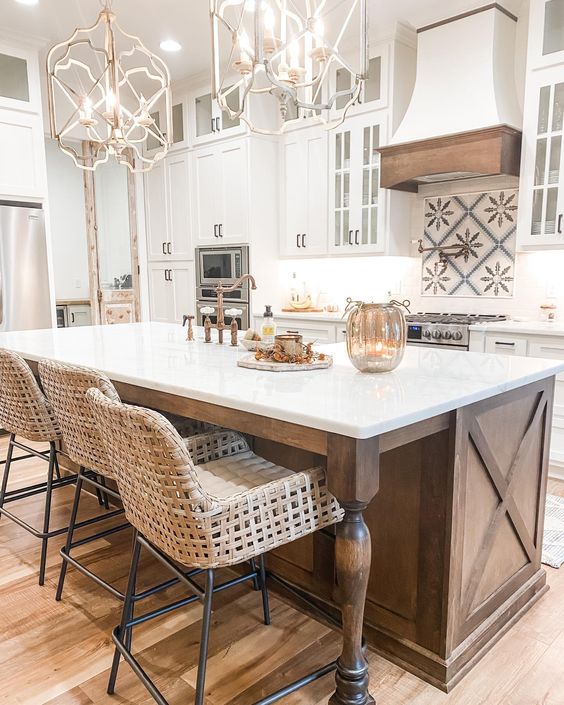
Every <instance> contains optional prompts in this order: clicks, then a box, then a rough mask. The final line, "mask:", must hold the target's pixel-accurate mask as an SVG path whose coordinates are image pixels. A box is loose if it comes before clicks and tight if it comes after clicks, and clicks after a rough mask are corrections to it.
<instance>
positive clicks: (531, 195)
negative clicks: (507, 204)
mask: <svg viewBox="0 0 564 705" xmlns="http://www.w3.org/2000/svg"><path fill="white" fill-rule="evenodd" d="M528 100H529V103H530V104H529V106H527V107H526V110H525V124H524V138H523V149H524V154H523V163H522V178H521V209H522V210H521V213H522V215H521V218H520V228H521V230H520V233H519V241H520V245H521V246H523V247H524V248H527V247H528V248H531V247H535V246H546V247H548V246H551V247H554V246H556V247H564V223H563V219H564V150H563V145H562V139H563V136H564V129H563V128H564V73H563V71H562V68H561V67H556V68H555V69H550V70H543V71H541V72H539V73H538V74H537V75H535V77H534V79H532V85H531V86H530V89H529V90H528Z"/></svg>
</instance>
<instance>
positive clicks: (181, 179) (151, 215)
mask: <svg viewBox="0 0 564 705" xmlns="http://www.w3.org/2000/svg"><path fill="white" fill-rule="evenodd" d="M189 160H190V156H189V154H187V153H186V152H181V153H172V154H169V155H167V156H166V157H165V158H164V159H163V160H161V161H159V162H157V163H156V164H155V165H154V166H153V168H152V169H151V170H150V171H148V172H147V173H146V174H145V215H146V229H147V255H148V259H149V260H150V261H160V260H190V259H193V258H194V246H193V243H192V235H191V211H190V203H191V201H190V161H189Z"/></svg>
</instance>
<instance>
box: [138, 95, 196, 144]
mask: <svg viewBox="0 0 564 705" xmlns="http://www.w3.org/2000/svg"><path fill="white" fill-rule="evenodd" d="M150 115H151V117H152V119H153V120H154V122H155V125H156V127H157V128H158V129H159V130H164V131H165V132H166V119H165V117H164V107H162V106H159V105H157V107H156V109H155V110H154V111H153V112H151V113H150ZM187 146H188V129H187V125H186V103H185V101H184V100H181V99H174V98H173V100H172V145H171V147H170V149H181V148H182V147H187ZM159 148H160V143H159V141H158V140H157V139H156V138H155V137H153V136H152V135H150V134H149V136H148V137H147V143H146V147H145V151H146V152H147V154H152V153H153V152H155V151H156V150H157V149H159Z"/></svg>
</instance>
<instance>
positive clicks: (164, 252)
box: [163, 242, 166, 255]
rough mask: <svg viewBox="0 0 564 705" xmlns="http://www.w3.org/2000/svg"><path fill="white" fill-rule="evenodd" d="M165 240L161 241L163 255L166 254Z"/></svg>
mask: <svg viewBox="0 0 564 705" xmlns="http://www.w3.org/2000/svg"><path fill="white" fill-rule="evenodd" d="M165 248H166V242H163V255H166V249H165Z"/></svg>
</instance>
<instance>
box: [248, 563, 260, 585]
mask: <svg viewBox="0 0 564 705" xmlns="http://www.w3.org/2000/svg"><path fill="white" fill-rule="evenodd" d="M249 563H250V564H251V569H252V570H253V571H254V573H255V577H254V578H253V590H260V585H259V576H258V573H259V569H258V568H257V562H256V561H255V559H254V558H251V560H250V561H249Z"/></svg>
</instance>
